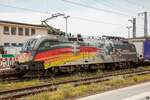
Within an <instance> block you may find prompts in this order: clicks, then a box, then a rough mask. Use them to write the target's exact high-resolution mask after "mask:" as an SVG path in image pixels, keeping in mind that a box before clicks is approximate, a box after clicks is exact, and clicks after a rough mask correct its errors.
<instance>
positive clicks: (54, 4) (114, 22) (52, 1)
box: [0, 0, 150, 37]
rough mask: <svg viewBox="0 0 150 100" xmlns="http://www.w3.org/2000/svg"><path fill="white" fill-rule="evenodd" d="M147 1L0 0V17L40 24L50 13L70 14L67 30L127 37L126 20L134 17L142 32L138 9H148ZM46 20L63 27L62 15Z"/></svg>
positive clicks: (75, 32)
mask: <svg viewBox="0 0 150 100" xmlns="http://www.w3.org/2000/svg"><path fill="white" fill-rule="evenodd" d="M149 5H150V0H0V20H7V21H16V22H23V23H31V24H41V21H42V20H44V19H46V18H48V17H50V16H51V15H52V14H54V13H63V14H65V15H68V16H70V17H69V18H68V33H72V34H79V33H80V34H82V35H87V36H91V35H92V36H102V35H108V36H121V37H128V30H127V28H126V27H127V26H132V23H131V22H129V21H128V20H129V19H133V17H135V18H136V19H137V37H139V36H143V35H144V17H143V16H142V15H141V16H138V13H140V12H145V11H147V12H149V9H150V7H149ZM149 16H150V14H148V21H149V20H150V17H149ZM48 24H49V25H51V26H53V27H55V28H58V29H60V30H61V31H65V24H66V23H65V19H64V18H63V17H58V18H54V19H51V20H49V21H48ZM148 27H150V24H149V22H148ZM148 32H150V28H149V30H148ZM130 34H131V35H132V29H131V30H130Z"/></svg>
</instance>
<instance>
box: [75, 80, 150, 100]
mask: <svg viewBox="0 0 150 100" xmlns="http://www.w3.org/2000/svg"><path fill="white" fill-rule="evenodd" d="M77 100H150V82H147V83H143V84H139V85H134V86H130V87H125V88H121V89H116V90H112V91H108V92H104V93H100V94H96V95H92V96H88V97H83V98H79V99H77Z"/></svg>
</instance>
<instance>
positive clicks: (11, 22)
mask: <svg viewBox="0 0 150 100" xmlns="http://www.w3.org/2000/svg"><path fill="white" fill-rule="evenodd" d="M0 23H6V24H19V25H27V26H35V27H43V28H46V26H45V25H37V24H28V23H20V22H13V21H4V20H0Z"/></svg>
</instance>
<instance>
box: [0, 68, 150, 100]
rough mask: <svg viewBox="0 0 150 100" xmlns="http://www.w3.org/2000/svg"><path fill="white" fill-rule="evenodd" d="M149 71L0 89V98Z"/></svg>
mask: <svg viewBox="0 0 150 100" xmlns="http://www.w3.org/2000/svg"><path fill="white" fill-rule="evenodd" d="M149 73H150V70H140V69H138V70H130V71H129V70H125V71H119V72H117V73H111V72H108V73H107V74H106V73H105V75H101V76H96V77H86V78H82V79H75V80H68V81H63V82H57V83H47V84H44V85H39V86H34V87H26V88H20V89H14V90H8V91H0V100H8V99H16V98H21V97H24V96H27V95H31V94H36V93H40V92H46V91H54V90H57V89H58V88H59V86H60V85H64V84H72V85H74V86H79V85H85V84H91V83H96V82H103V81H106V80H110V79H112V78H113V77H114V76H118V75H123V76H124V77H130V76H134V75H142V74H149Z"/></svg>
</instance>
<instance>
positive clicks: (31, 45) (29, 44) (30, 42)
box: [22, 39, 37, 51]
mask: <svg viewBox="0 0 150 100" xmlns="http://www.w3.org/2000/svg"><path fill="white" fill-rule="evenodd" d="M36 42H37V39H29V40H27V41H26V42H25V43H24V45H23V47H22V51H30V50H32V49H33V48H34V46H35V44H36Z"/></svg>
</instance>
